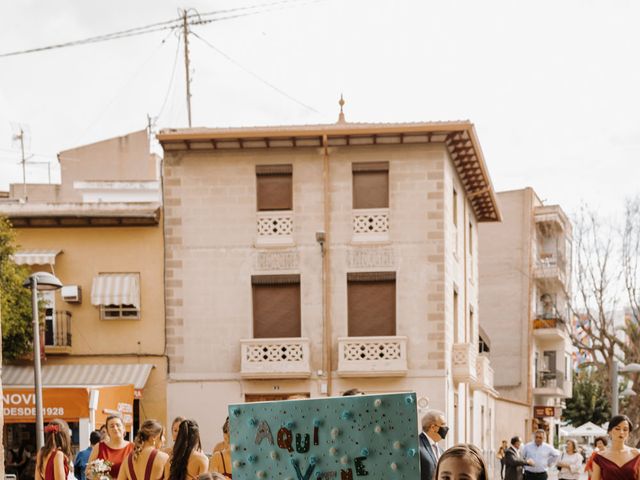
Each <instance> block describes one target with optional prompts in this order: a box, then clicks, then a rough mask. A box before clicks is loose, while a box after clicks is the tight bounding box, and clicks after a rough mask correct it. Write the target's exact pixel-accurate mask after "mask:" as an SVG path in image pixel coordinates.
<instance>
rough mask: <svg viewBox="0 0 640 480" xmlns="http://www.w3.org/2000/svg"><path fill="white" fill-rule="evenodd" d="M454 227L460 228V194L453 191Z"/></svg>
mask: <svg viewBox="0 0 640 480" xmlns="http://www.w3.org/2000/svg"><path fill="white" fill-rule="evenodd" d="M453 225H454V226H456V227H457V226H458V192H457V190H456V189H455V188H454V189H453Z"/></svg>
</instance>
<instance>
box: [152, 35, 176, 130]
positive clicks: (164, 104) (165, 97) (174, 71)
mask: <svg viewBox="0 0 640 480" xmlns="http://www.w3.org/2000/svg"><path fill="white" fill-rule="evenodd" d="M181 44H182V36H180V37H178V45H177V46H176V55H175V58H174V59H173V67H172V68H171V77H169V86H168V88H167V93H166V94H165V96H164V100H163V101H162V106H161V107H160V111H159V112H158V115H156V116H155V119H154V120H155V121H156V122H157V121H158V119H159V118H160V116H161V115H162V113H163V112H164V108H165V107H166V106H167V100H169V95H170V94H171V89H172V87H173V80H174V79H175V76H176V66H177V65H178V57H179V55H180V45H181Z"/></svg>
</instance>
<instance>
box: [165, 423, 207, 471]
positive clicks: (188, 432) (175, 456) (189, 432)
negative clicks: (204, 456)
mask: <svg viewBox="0 0 640 480" xmlns="http://www.w3.org/2000/svg"><path fill="white" fill-rule="evenodd" d="M194 450H196V451H200V450H202V444H201V443H200V428H199V427H198V424H197V422H196V421H195V420H183V421H182V422H180V427H178V436H177V438H176V443H175V445H174V446H173V451H172V453H171V468H170V469H169V480H184V479H185V478H186V476H187V466H188V464H189V457H190V456H191V453H192V452H193V451H194Z"/></svg>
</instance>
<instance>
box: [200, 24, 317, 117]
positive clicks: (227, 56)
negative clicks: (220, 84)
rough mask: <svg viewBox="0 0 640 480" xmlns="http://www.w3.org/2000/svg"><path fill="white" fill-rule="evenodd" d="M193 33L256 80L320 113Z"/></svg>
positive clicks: (302, 105)
mask: <svg viewBox="0 0 640 480" xmlns="http://www.w3.org/2000/svg"><path fill="white" fill-rule="evenodd" d="M191 34H192V35H193V36H194V37H196V38H197V39H198V40H200V41H201V42H203V43H204V44H205V45H207V46H208V47H209V48H211V49H213V50H214V51H216V52H217V53H218V54H219V55H221V56H223V57H224V58H226V59H227V60H228V61H230V62H231V63H233V64H234V65H235V66H237V67H238V68H240V69H241V70H244V71H245V72H246V73H248V74H249V75H251V76H252V77H253V78H255V79H256V80H258V81H260V82H261V83H263V84H265V85H266V86H267V87H269V88H271V89H272V90H274V91H276V92H278V93H279V94H280V95H282V96H284V97H286V98H288V99H289V100H291V101H293V102H295V103H297V104H298V105H300V106H301V107H304V108H306V109H307V110H310V111H312V112H314V113H318V114H319V113H320V112H318V110H316V109H315V108H313V107H311V106H309V105H307V104H306V103H304V102H301V101H300V100H298V99H297V98H295V97H293V96H291V95H289V94H288V93H287V92H285V91H284V90H282V89H280V88H278V87H276V86H275V85H274V84H272V83H271V82H269V81H267V80H265V79H264V78H262V77H261V76H260V75H258V74H257V73H255V72H253V71H252V70H249V69H248V68H247V67H245V66H244V65H242V64H241V63H239V62H237V61H236V60H234V59H233V58H231V57H230V56H229V55H227V54H226V53H224V52H223V51H222V50H220V49H219V48H218V47H216V46H215V45H213V44H212V43H210V42H209V41H208V40H206V39H204V38H202V37H201V36H200V35H198V34H197V33H196V32H193V31H192V32H191Z"/></svg>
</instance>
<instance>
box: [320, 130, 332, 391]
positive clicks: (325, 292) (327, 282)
mask: <svg viewBox="0 0 640 480" xmlns="http://www.w3.org/2000/svg"><path fill="white" fill-rule="evenodd" d="M322 150H323V158H322V182H323V202H322V203H323V208H324V221H323V225H324V242H323V244H322V245H321V248H322V348H323V355H322V360H323V365H322V369H323V370H324V372H325V375H326V376H327V396H331V394H332V389H331V384H332V365H331V364H332V362H331V354H332V352H333V340H332V337H333V334H332V330H331V271H330V266H331V261H330V259H331V250H330V249H329V241H330V240H331V233H330V231H329V227H330V223H331V195H330V194H331V190H330V177H329V140H328V138H327V135H326V134H325V135H323V136H322Z"/></svg>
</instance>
